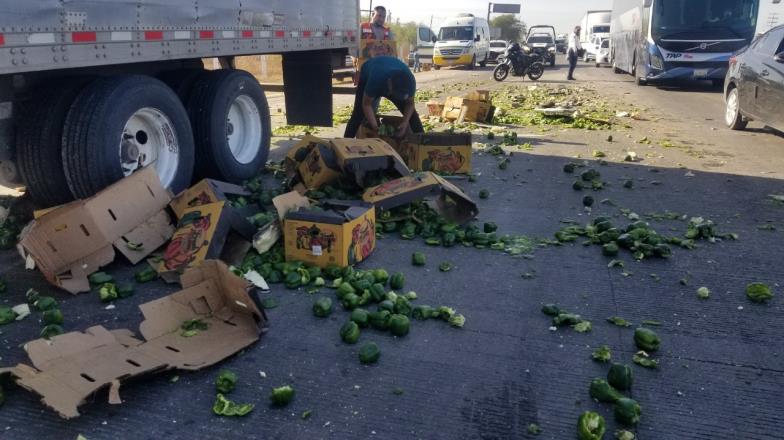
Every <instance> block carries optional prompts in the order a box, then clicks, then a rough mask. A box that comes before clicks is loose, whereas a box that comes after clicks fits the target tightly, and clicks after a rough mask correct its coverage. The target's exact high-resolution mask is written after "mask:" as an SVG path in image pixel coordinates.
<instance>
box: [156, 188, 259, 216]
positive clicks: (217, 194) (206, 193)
mask: <svg viewBox="0 0 784 440" xmlns="http://www.w3.org/2000/svg"><path fill="white" fill-rule="evenodd" d="M247 195H250V192H248V191H246V190H245V188H243V187H241V186H239V185H234V184H232V183H226V182H220V181H217V180H212V179H203V180H201V181H199V182H198V183H196V184H195V185H193V186H192V187H190V188H188V189H186V190H184V191H183V192H181V193H180V194H178V195H177V197H175V198H174V200H172V201H171V203H170V204H169V206H171V208H172V211H174V214H175V215H176V216H177V218H180V217H182V215H183V214H184V213H185V211H186V210H188V209H190V208H193V207H195V206H202V205H207V204H209V203H215V202H222V201H225V200H227V199H228V196H247Z"/></svg>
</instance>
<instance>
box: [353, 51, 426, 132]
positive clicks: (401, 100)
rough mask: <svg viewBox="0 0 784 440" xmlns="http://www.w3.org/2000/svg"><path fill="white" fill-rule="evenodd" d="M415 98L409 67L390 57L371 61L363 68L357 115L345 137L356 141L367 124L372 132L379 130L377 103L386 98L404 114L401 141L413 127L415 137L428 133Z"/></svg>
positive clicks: (356, 102) (401, 125)
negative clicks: (355, 138) (359, 132)
mask: <svg viewBox="0 0 784 440" xmlns="http://www.w3.org/2000/svg"><path fill="white" fill-rule="evenodd" d="M415 94H416V80H415V79H414V74H413V73H411V70H410V69H409V68H408V66H407V65H405V63H403V62H402V61H400V60H399V59H397V58H395V57H389V56H379V57H374V58H371V59H369V60H368V61H366V62H365V64H363V65H362V71H361V72H360V74H359V85H357V95H356V98H355V99H354V111H353V112H352V113H351V119H349V121H348V124H346V132H345V133H344V135H343V137H347V138H353V137H355V136H356V135H357V131H358V130H359V126H360V125H362V123H363V121H364V122H365V124H367V126H368V128H370V129H371V130H374V131H376V130H378V121H376V115H375V112H374V111H373V102H374V101H376V100H378V99H381V98H382V97H383V98H387V99H388V100H390V101H392V103H393V104H395V107H397V109H398V110H400V113H402V114H403V121H402V122H401V123H400V125H399V126H398V127H397V130H396V136H397V137H403V135H405V133H406V130H407V129H408V127H409V126H410V127H411V131H413V132H414V133H424V131H425V129H424V127H422V121H421V120H420V119H419V115H418V114H417V112H416V109H415V108H414V95H415Z"/></svg>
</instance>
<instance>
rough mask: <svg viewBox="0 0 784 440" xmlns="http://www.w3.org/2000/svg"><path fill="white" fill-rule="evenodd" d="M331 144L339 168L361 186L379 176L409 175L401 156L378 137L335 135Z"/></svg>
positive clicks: (395, 176) (363, 186) (365, 186)
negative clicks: (338, 136) (336, 136)
mask: <svg viewBox="0 0 784 440" xmlns="http://www.w3.org/2000/svg"><path fill="white" fill-rule="evenodd" d="M330 145H331V146H332V150H333V151H334V152H335V156H336V157H337V161H338V166H339V167H340V169H341V170H343V173H344V174H346V175H348V176H350V177H351V178H353V179H354V181H355V182H356V184H357V185H359V186H360V187H362V188H367V187H368V186H372V183H373V181H374V180H376V179H377V178H378V177H380V176H384V177H391V178H397V177H402V176H407V175H409V174H410V171H409V170H408V166H406V163H405V161H403V158H401V157H400V155H399V154H398V153H397V151H395V149H394V148H392V147H391V146H390V145H389V144H388V143H386V142H384V141H383V140H381V139H347V138H338V139H332V140H331V141H330Z"/></svg>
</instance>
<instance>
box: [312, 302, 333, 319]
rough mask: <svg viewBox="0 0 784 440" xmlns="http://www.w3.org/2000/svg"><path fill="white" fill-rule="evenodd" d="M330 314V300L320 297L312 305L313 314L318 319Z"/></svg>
mask: <svg viewBox="0 0 784 440" xmlns="http://www.w3.org/2000/svg"><path fill="white" fill-rule="evenodd" d="M330 313H332V300H331V299H330V298H327V297H321V298H319V299H317V300H316V302H314V303H313V314H314V315H315V316H317V317H319V318H326V317H327V316H329V314H330Z"/></svg>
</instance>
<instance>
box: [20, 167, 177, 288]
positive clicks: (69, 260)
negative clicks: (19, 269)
mask: <svg viewBox="0 0 784 440" xmlns="http://www.w3.org/2000/svg"><path fill="white" fill-rule="evenodd" d="M171 197H172V196H171V194H170V193H169V191H167V190H166V189H165V188H164V187H163V186H161V182H160V180H159V179H158V175H157V174H156V172H155V170H154V169H153V168H151V167H148V168H145V169H143V170H141V171H138V172H136V173H134V174H132V175H131V176H129V177H126V178H125V179H122V180H120V181H119V182H117V183H115V184H114V185H112V186H110V187H108V188H106V189H104V190H103V191H101V192H100V193H98V194H96V195H95V196H93V197H91V198H89V199H86V200H79V201H76V202H72V203H69V204H67V205H63V206H61V207H58V208H56V209H54V210H51V211H49V212H47V213H45V214H44V215H42V216H40V217H39V218H38V219H37V220H35V221H33V223H32V224H31V225H30V226H29V227H27V228H25V231H24V233H23V234H22V238H21V240H20V241H19V246H18V248H19V250H20V252H21V253H22V255H23V257H24V258H25V259H26V260H27V259H30V258H31V259H32V260H33V261H35V265H36V266H37V267H38V269H39V270H40V271H41V272H42V273H43V274H44V276H45V277H46V279H47V280H49V282H51V283H52V284H54V285H56V286H58V287H61V288H63V289H65V290H67V291H68V292H71V293H79V292H87V291H89V290H90V283H89V281H88V279H87V277H88V275H90V274H91V273H93V272H96V271H98V269H100V268H101V267H102V266H105V265H107V264H109V263H111V262H112V261H114V258H115V251H114V250H115V249H117V251H119V252H120V253H121V254H123V255H125V257H126V258H127V259H128V260H129V261H130V262H131V263H134V264H136V263H138V262H139V261H141V260H142V259H144V258H145V257H147V256H148V255H149V254H150V253H152V252H153V251H155V250H156V249H157V248H158V247H160V246H161V245H163V244H164V243H166V242H167V241H168V240H169V238H170V237H171V236H172V233H173V232H174V226H173V225H172V221H171V218H170V217H169V214H168V213H167V212H166V205H168V204H169V202H170V201H171ZM129 243H132V244H133V245H134V246H129Z"/></svg>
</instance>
